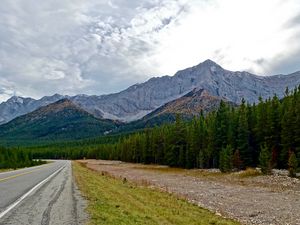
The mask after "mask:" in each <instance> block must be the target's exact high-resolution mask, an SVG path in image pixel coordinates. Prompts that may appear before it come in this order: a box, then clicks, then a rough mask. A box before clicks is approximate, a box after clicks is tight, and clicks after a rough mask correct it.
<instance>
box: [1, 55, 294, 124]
mask: <svg viewBox="0 0 300 225" xmlns="http://www.w3.org/2000/svg"><path fill="white" fill-rule="evenodd" d="M298 84H300V72H295V73H292V74H290V75H281V74H280V75H273V76H257V75H254V74H252V73H249V72H246V71H242V72H240V71H237V72H233V71H229V70H226V69H223V68H222V67H221V66H220V65H218V64H217V63H215V62H214V61H212V60H206V61H204V62H202V63H200V64H198V65H196V66H193V67H189V68H186V69H184V70H179V71H178V72H177V73H175V75H174V76H163V77H154V78H150V79H149V80H147V81H146V82H144V83H141V84H135V85H132V86H130V87H128V88H127V89H125V90H123V91H121V92H118V93H113V94H108V95H101V96H96V95H92V96H88V95H76V96H62V95H58V94H56V95H53V96H46V97H43V98H41V99H39V100H34V99H32V98H27V100H24V103H22V101H20V99H17V98H20V97H13V98H15V99H12V100H11V99H10V100H8V101H7V102H3V103H1V104H0V123H6V122H8V121H10V120H12V119H14V118H15V117H17V116H20V115H23V114H26V113H29V112H31V111H33V110H35V109H37V108H39V107H41V106H44V105H47V104H50V103H52V102H55V101H57V100H60V99H62V98H68V99H70V100H71V101H73V102H74V103H75V104H77V105H78V106H79V107H81V108H83V109H84V110H86V111H87V112H89V113H91V114H93V115H94V116H95V117H97V118H106V119H113V120H120V121H124V122H130V121H134V120H138V119H141V118H143V117H144V116H145V115H147V114H149V113H150V112H152V111H154V110H156V109H157V108H159V107H161V106H163V105H164V104H166V103H168V102H170V101H173V100H175V99H178V98H180V97H182V96H183V95H185V94H187V93H188V92H190V91H192V90H193V89H195V88H202V89H205V90H207V91H208V92H209V93H210V95H212V96H218V97H222V98H226V99H227V100H228V101H230V102H234V103H236V104H239V103H240V101H241V99H242V98H244V99H245V100H246V101H247V102H249V103H254V102H257V101H258V98H259V97H260V96H262V97H263V98H264V99H266V98H268V97H272V96H273V95H274V94H276V95H277V96H278V97H279V98H281V97H283V96H284V91H285V88H286V87H289V88H290V89H293V88H294V87H295V86H297V85H298ZM24 99H25V98H24ZM13 100H14V101H15V103H12V102H13ZM1 121H2V122H1Z"/></svg>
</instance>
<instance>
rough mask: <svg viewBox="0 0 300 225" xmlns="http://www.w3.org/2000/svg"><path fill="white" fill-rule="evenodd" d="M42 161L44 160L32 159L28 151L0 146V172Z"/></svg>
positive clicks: (39, 163) (41, 162)
mask: <svg viewBox="0 0 300 225" xmlns="http://www.w3.org/2000/svg"><path fill="white" fill-rule="evenodd" d="M44 163H46V162H45V161H42V160H33V158H32V154H31V153H30V152H27V151H24V150H20V149H7V148H3V147H0V172H4V171H7V170H10V169H17V168H23V167H30V166H37V165H41V164H44Z"/></svg>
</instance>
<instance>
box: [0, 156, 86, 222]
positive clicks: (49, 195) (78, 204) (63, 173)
mask: <svg viewBox="0 0 300 225" xmlns="http://www.w3.org/2000/svg"><path fill="white" fill-rule="evenodd" d="M84 208H85V201H84V200H83V199H82V197H81V196H80V193H79V191H78V189H77V187H76V185H75V183H74V181H73V177H72V167H71V162H70V161H66V160H61V161H55V162H53V163H49V164H46V165H42V166H37V167H32V168H26V169H21V170H17V171H11V172H4V173H0V225H10V224H13V225H40V224H41V225H48V224H59V225H61V224H66V225H72V224H74V225H75V224H84V221H85V218H86V215H85V213H84Z"/></svg>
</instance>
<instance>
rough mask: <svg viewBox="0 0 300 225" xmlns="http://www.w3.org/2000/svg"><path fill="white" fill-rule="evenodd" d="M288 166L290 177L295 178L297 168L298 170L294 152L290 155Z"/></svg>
mask: <svg viewBox="0 0 300 225" xmlns="http://www.w3.org/2000/svg"><path fill="white" fill-rule="evenodd" d="M288 166H289V175H290V177H296V172H297V168H298V160H297V157H296V155H295V153H294V152H292V153H291V154H290V157H289V162H288Z"/></svg>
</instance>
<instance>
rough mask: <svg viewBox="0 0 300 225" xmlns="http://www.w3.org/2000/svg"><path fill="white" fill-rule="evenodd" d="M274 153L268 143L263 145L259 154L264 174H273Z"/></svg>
mask: <svg viewBox="0 0 300 225" xmlns="http://www.w3.org/2000/svg"><path fill="white" fill-rule="evenodd" d="M271 160H272V153H271V151H270V149H269V148H268V147H267V145H266V144H264V145H263V146H261V150H260V154H259V166H260V168H261V172H262V173H263V174H271V171H272V167H271Z"/></svg>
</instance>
